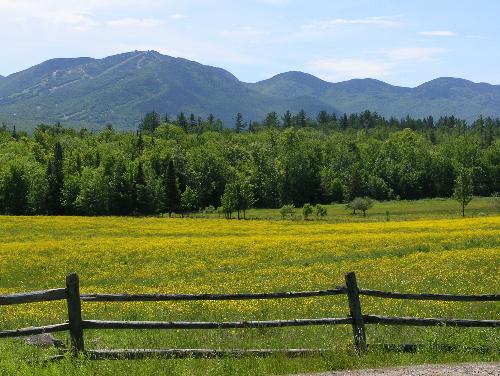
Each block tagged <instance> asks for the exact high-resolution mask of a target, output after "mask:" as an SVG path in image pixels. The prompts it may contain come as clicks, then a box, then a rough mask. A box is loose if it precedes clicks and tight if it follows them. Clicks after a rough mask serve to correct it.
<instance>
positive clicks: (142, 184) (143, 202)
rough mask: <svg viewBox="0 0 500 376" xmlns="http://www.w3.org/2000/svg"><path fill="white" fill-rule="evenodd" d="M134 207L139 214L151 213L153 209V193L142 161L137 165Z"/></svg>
mask: <svg viewBox="0 0 500 376" xmlns="http://www.w3.org/2000/svg"><path fill="white" fill-rule="evenodd" d="M133 201H134V209H135V212H136V213H137V214H150V213H151V211H152V205H151V201H152V200H151V195H150V194H149V190H148V187H147V184H146V178H145V176H144V171H143V169H142V163H141V162H139V165H138V166H137V173H136V175H135V179H134V189H133Z"/></svg>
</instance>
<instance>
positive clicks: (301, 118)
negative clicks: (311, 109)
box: [296, 110, 307, 128]
mask: <svg viewBox="0 0 500 376" xmlns="http://www.w3.org/2000/svg"><path fill="white" fill-rule="evenodd" d="M296 124H297V126H298V127H300V128H305V127H306V126H307V116H306V112H305V111H304V110H300V111H299V113H298V114H297V119H296Z"/></svg>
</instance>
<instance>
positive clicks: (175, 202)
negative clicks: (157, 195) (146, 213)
mask: <svg viewBox="0 0 500 376" xmlns="http://www.w3.org/2000/svg"><path fill="white" fill-rule="evenodd" d="M179 204H180V194H179V187H178V185H177V173H176V172H175V166H174V161H173V160H172V159H171V160H170V161H169V162H168V166H167V172H166V174H165V210H166V211H167V212H168V216H169V217H171V216H172V213H173V212H175V211H176V210H177V209H178V208H179Z"/></svg>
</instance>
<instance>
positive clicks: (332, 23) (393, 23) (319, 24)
mask: <svg viewBox="0 0 500 376" xmlns="http://www.w3.org/2000/svg"><path fill="white" fill-rule="evenodd" d="M399 19H400V16H381V17H365V18H335V19H331V20H316V21H313V22H311V23H308V24H304V25H301V26H300V28H301V29H304V30H328V29H333V28H335V27H338V26H348V25H376V26H385V27H398V26H401V25H402V22H401V21H400V20H399Z"/></svg>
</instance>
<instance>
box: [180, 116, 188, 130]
mask: <svg viewBox="0 0 500 376" xmlns="http://www.w3.org/2000/svg"><path fill="white" fill-rule="evenodd" d="M177 125H178V126H179V127H181V128H182V129H184V130H187V128H188V121H187V119H186V115H184V112H181V113H180V114H179V116H177Z"/></svg>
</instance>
